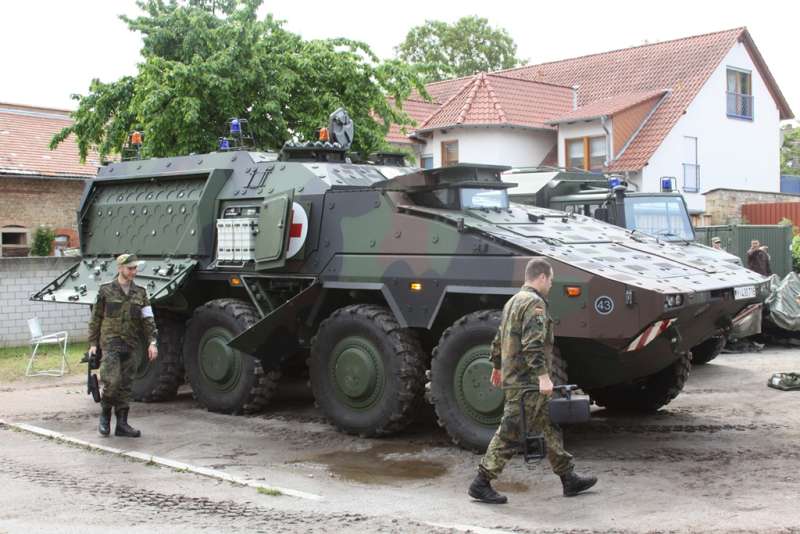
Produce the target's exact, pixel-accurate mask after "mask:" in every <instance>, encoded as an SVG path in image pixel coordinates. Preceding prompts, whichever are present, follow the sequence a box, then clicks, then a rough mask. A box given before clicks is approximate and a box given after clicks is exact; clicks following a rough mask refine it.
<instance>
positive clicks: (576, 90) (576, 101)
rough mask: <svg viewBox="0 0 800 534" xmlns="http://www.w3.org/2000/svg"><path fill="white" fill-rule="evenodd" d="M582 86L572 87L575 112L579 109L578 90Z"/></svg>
mask: <svg viewBox="0 0 800 534" xmlns="http://www.w3.org/2000/svg"><path fill="white" fill-rule="evenodd" d="M579 87H580V85H573V86H572V109H573V111H574V110H576V109H578V88H579Z"/></svg>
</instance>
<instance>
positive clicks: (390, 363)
mask: <svg viewBox="0 0 800 534" xmlns="http://www.w3.org/2000/svg"><path fill="white" fill-rule="evenodd" d="M425 360H426V358H425V354H424V352H423V351H422V348H421V347H420V344H419V341H418V340H417V338H416V336H415V335H414V333H413V332H412V331H411V330H408V329H406V328H402V327H401V326H400V324H399V323H398V322H397V320H396V319H395V318H394V316H393V315H392V314H391V312H390V311H389V310H388V309H386V308H384V307H381V306H373V305H367V304H356V305H352V306H346V307H344V308H340V309H338V310H336V311H335V312H333V314H331V316H330V317H328V318H327V319H325V320H324V321H323V322H322V324H321V325H320V327H319V330H318V331H317V335H316V336H315V337H314V339H313V340H312V342H311V358H310V359H309V373H310V376H311V389H312V390H313V392H314V398H315V399H316V401H317V404H319V407H320V408H321V409H322V411H323V413H324V414H325V416H326V417H327V418H328V419H329V420H330V421H331V422H332V423H333V424H334V425H335V426H336V427H337V428H338V429H339V430H341V431H343V432H347V433H350V434H358V435H360V436H363V437H375V436H382V435H385V434H389V433H392V432H396V431H398V430H401V429H402V428H404V427H405V426H406V425H408V423H409V422H411V420H412V418H413V416H414V411H415V408H416V407H417V405H418V401H419V399H421V397H422V391H423V388H424V376H425Z"/></svg>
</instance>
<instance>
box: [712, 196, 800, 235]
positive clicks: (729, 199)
mask: <svg viewBox="0 0 800 534" xmlns="http://www.w3.org/2000/svg"><path fill="white" fill-rule="evenodd" d="M705 197H706V211H705V213H703V221H702V224H701V226H707V225H716V224H741V223H746V222H747V221H743V220H742V205H743V204H759V203H764V202H798V201H800V195H792V194H788V193H765V192H763V191H744V190H740V189H712V190H711V191H709V192H707V193H705Z"/></svg>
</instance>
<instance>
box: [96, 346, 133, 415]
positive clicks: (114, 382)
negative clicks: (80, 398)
mask: <svg viewBox="0 0 800 534" xmlns="http://www.w3.org/2000/svg"><path fill="white" fill-rule="evenodd" d="M135 372H136V355H135V354H134V351H130V352H122V351H117V350H113V349H110V350H109V351H108V352H106V351H105V350H104V351H103V360H102V361H101V362H100V382H101V384H102V385H103V395H102V397H101V400H100V403H101V405H102V406H103V407H104V408H105V407H114V408H115V409H116V410H117V411H119V410H123V409H125V408H129V406H130V402H131V399H132V397H133V395H132V385H133V375H134V373H135Z"/></svg>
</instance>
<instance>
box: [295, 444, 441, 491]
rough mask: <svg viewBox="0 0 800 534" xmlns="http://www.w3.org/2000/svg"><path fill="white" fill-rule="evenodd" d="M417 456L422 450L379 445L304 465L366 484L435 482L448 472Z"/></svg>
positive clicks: (316, 458)
mask: <svg viewBox="0 0 800 534" xmlns="http://www.w3.org/2000/svg"><path fill="white" fill-rule="evenodd" d="M417 456H419V450H415V449H413V448H411V447H407V448H404V447H402V446H398V445H378V446H375V447H372V448H370V449H365V450H362V451H336V452H328V453H324V454H318V455H315V456H312V457H310V458H305V459H304V460H302V461H301V462H302V463H315V464H322V465H324V466H325V467H326V468H327V469H328V470H329V471H330V472H331V473H333V474H334V475H335V476H338V477H339V478H342V479H345V480H350V481H353V482H361V483H364V484H390V483H392V482H402V481H411V480H426V479H433V478H437V477H440V476H442V475H444V474H445V473H446V472H447V467H446V466H445V465H444V464H442V463H439V462H434V461H431V460H422V459H419V458H418V457H417Z"/></svg>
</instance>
